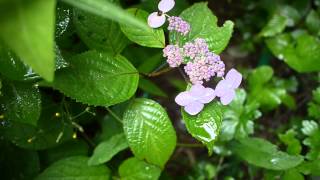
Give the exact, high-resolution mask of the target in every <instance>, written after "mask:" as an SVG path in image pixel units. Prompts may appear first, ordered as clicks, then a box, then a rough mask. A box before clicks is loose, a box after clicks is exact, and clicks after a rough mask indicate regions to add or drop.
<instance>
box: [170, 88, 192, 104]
mask: <svg viewBox="0 0 320 180" xmlns="http://www.w3.org/2000/svg"><path fill="white" fill-rule="evenodd" d="M175 101H176V103H177V104H179V105H180V106H186V105H188V104H190V103H192V102H194V101H195V100H194V98H193V97H192V96H191V95H190V94H189V92H188V91H185V92H182V93H180V94H178V96H177V97H176V98H175Z"/></svg>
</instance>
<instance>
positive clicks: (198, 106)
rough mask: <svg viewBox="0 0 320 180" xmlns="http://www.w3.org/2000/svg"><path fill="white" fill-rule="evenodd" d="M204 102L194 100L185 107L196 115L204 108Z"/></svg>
mask: <svg viewBox="0 0 320 180" xmlns="http://www.w3.org/2000/svg"><path fill="white" fill-rule="evenodd" d="M203 106H204V105H203V104H202V103H199V102H196V101H195V102H193V103H191V104H188V105H187V106H185V107H184V110H185V111H186V112H187V113H188V114H190V115H196V114H198V113H199V112H200V111H201V110H202V109H203Z"/></svg>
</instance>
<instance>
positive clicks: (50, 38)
mask: <svg viewBox="0 0 320 180" xmlns="http://www.w3.org/2000/svg"><path fill="white" fill-rule="evenodd" d="M55 3H56V2H55V0H46V1H43V0H34V1H32V2H31V1H24V0H14V1H11V2H9V3H4V4H5V5H6V6H7V7H2V8H1V12H2V11H4V12H3V13H5V14H2V18H0V26H1V29H0V37H1V38H2V39H3V40H4V41H5V43H6V44H7V45H8V46H9V47H10V48H11V49H12V50H13V51H14V52H15V53H16V54H17V55H18V56H19V57H20V58H21V59H22V60H23V61H24V62H25V63H26V64H28V65H30V66H31V67H32V68H33V70H34V71H35V72H37V73H39V74H40V75H41V76H42V77H44V78H45V79H46V80H48V81H52V80H53V75H54V27H55V26H54V20H55ZM3 17H5V18H3Z"/></svg>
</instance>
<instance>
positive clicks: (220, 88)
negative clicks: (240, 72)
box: [215, 80, 230, 97]
mask: <svg viewBox="0 0 320 180" xmlns="http://www.w3.org/2000/svg"><path fill="white" fill-rule="evenodd" d="M229 83H230V82H229V81H227V80H221V81H219V83H218V84H217V86H216V89H215V94H216V96H218V97H222V96H223V95H224V93H225V92H226V91H228V90H229V89H230V84H229Z"/></svg>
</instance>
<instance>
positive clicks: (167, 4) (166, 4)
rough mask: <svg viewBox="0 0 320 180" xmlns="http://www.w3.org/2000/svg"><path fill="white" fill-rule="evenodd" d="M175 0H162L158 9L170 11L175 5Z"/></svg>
mask: <svg viewBox="0 0 320 180" xmlns="http://www.w3.org/2000/svg"><path fill="white" fill-rule="evenodd" d="M174 4H175V2H174V0H161V1H160V2H159V4H158V9H159V10H160V11H162V12H164V13H166V12H169V11H170V10H171V9H172V8H173V7H174Z"/></svg>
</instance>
